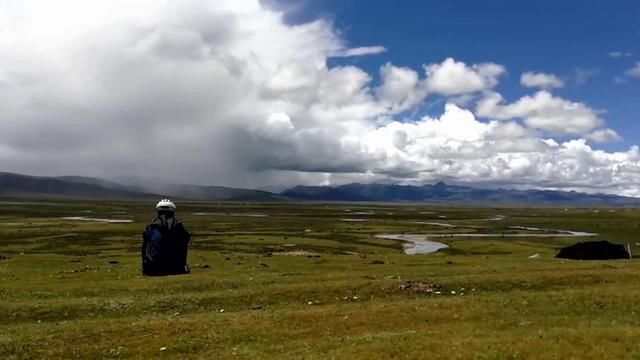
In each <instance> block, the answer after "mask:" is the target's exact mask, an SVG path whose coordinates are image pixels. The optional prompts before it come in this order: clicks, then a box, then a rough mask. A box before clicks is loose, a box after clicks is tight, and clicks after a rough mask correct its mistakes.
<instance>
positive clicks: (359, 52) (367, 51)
mask: <svg viewBox="0 0 640 360" xmlns="http://www.w3.org/2000/svg"><path fill="white" fill-rule="evenodd" d="M386 51H387V48H385V47H384V46H363V47H357V48H350V49H344V50H340V51H338V52H336V53H335V54H333V55H332V56H335V57H352V56H364V55H376V54H381V53H383V52H386Z"/></svg>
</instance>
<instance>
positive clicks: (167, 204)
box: [156, 199, 176, 212]
mask: <svg viewBox="0 0 640 360" xmlns="http://www.w3.org/2000/svg"><path fill="white" fill-rule="evenodd" d="M156 210H157V211H160V210H164V211H171V212H175V211H176V204H174V203H173V201H171V200H169V199H162V200H160V201H159V202H158V204H157V205H156Z"/></svg>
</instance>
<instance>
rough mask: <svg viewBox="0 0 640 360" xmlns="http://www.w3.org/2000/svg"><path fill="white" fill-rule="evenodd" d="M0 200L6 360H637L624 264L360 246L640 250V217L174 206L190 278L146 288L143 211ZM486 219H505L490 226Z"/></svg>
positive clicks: (149, 283) (623, 213) (1, 332)
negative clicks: (414, 236) (521, 232)
mask: <svg viewBox="0 0 640 360" xmlns="http://www.w3.org/2000/svg"><path fill="white" fill-rule="evenodd" d="M0 203H1V204H2V206H1V207H0V255H3V256H6V257H8V259H7V260H2V261H0V358H2V359H32V358H82V359H88V358H89V359H90V358H107V359H110V358H113V359H127V358H133V359H136V358H154V359H155V358H175V359H190V358H194V359H198V358H202V359H211V358H215V359H226V358H233V359H238V358H260V359H262V358H275V359H282V358H293V359H315V358H318V359H320V358H322V359H324V358H339V359H344V358H366V359H378V358H380V359H388V358H429V357H431V358H447V359H469V358H475V359H512V358H513V359H528V358H537V359H570V358H575V359H606V358H611V359H620V358H629V359H634V358H640V345H637V339H638V336H639V335H640V317H639V316H638V315H640V305H639V304H640V302H639V301H638V299H640V282H639V281H638V280H640V275H639V274H640V263H638V261H636V260H632V261H629V260H618V261H590V262H581V261H561V260H556V259H554V255H555V254H556V252H557V249H558V248H559V247H562V246H565V245H567V244H571V243H574V242H576V241H581V239H580V238H501V237H498V238H445V239H440V240H442V241H444V242H447V243H448V244H449V245H450V246H451V247H450V248H449V249H445V250H443V251H440V252H438V253H435V254H430V255H420V256H407V255H404V254H403V252H402V244H401V243H399V242H396V241H390V240H383V239H378V238H375V237H374V235H376V234H381V233H401V232H407V233H421V232H423V233H435V232H440V233H442V232H445V233H446V232H458V231H460V232H474V231H477V232H498V233H500V232H512V231H513V230H512V229H509V228H508V227H509V226H530V227H541V228H548V229H563V230H580V231H591V232H597V233H599V235H598V236H597V237H595V238H596V239H607V240H610V241H613V242H618V243H624V244H626V243H630V244H631V248H632V250H633V252H637V253H640V247H639V246H636V245H635V242H636V241H640V239H639V238H638V234H639V231H638V230H639V229H638V225H639V224H640V211H639V210H624V209H616V210H614V211H612V212H610V211H608V210H606V209H599V210H598V211H597V212H596V211H594V210H593V209H571V210H569V211H564V209H523V208H518V209H499V208H462V207H438V206H431V207H428V206H417V205H405V206H399V205H398V206H392V205H384V204H380V205H371V206H367V205H362V204H328V205H323V204H239V203H237V204H217V203H195V202H194V203H179V204H178V206H179V208H180V211H181V217H182V218H183V220H184V221H185V223H186V225H187V227H188V228H189V229H190V230H191V231H192V233H193V235H194V240H193V244H192V248H191V252H190V256H189V261H190V264H191V265H192V270H193V272H192V273H191V274H189V275H185V276H174V277H163V278H147V277H142V276H140V265H139V246H140V241H141V240H140V234H141V232H142V230H143V228H144V225H145V224H146V222H147V221H148V220H150V218H151V217H152V216H153V204H147V203H142V202H125V201H120V202H117V201H111V202H88V201H63V200H52V201H43V202H39V201H33V200H29V201H28V202H27V201H21V200H7V201H0ZM347 210H350V211H347ZM371 211H373V212H375V214H356V213H357V212H365V213H366V212H371ZM197 212H210V213H215V214H216V215H209V216H196V215H193V213H197ZM424 212H433V214H428V213H427V214H425V213H424ZM239 214H244V215H249V214H267V215H269V216H268V217H249V216H238V215H239ZM496 214H500V215H506V218H505V219H504V220H503V221H488V220H486V219H487V218H489V217H491V216H493V215H496ZM64 216H90V217H96V218H121V219H131V220H133V223H130V224H96V223H82V222H78V221H68V220H62V219H61V217H64ZM440 216H446V218H441V217H440ZM344 218H366V219H368V220H369V221H367V222H344V221H342V220H341V219H344ZM412 221H430V222H449V223H451V224H456V225H458V226H460V228H456V229H450V228H442V227H438V226H433V225H423V224H415V223H412ZM536 253H539V254H540V258H539V259H535V260H533V259H529V258H528V256H530V255H532V254H536ZM291 254H305V256H291ZM306 255H308V256H306ZM407 281H414V282H415V281H421V282H425V283H429V284H438V285H439V286H440V288H439V289H438V291H439V292H440V294H436V293H434V292H430V293H429V292H419V291H412V290H410V289H401V287H400V285H402V284H404V283H405V282H407ZM453 292H455V294H454V293H453ZM461 294H463V295H461ZM161 349H163V350H161Z"/></svg>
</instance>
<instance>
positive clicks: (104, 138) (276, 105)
mask: <svg viewBox="0 0 640 360" xmlns="http://www.w3.org/2000/svg"><path fill="white" fill-rule="evenodd" d="M11 4H12V7H11V8H10V9H8V8H3V9H2V10H1V11H0V48H1V49H2V50H0V113H1V114H2V116H0V128H1V129H2V131H0V169H3V170H7V171H18V172H26V173H34V174H42V175H55V174H81V175H92V176H140V177H143V178H144V177H146V178H153V179H157V180H165V181H169V182H193V183H200V184H220V185H232V186H240V187H243V186H244V187H251V186H265V185H279V186H287V185H293V184H296V183H307V184H310V183H316V184H328V183H335V182H347V181H353V180H361V181H376V180H392V181H397V182H401V183H421V182H425V181H434V180H438V179H452V180H457V181H470V182H474V181H483V182H499V183H501V184H505V185H508V184H510V185H513V186H522V185H528V186H538V187H565V188H575V189H581V190H587V191H607V192H615V193H621V194H631V195H640V192H639V190H638V188H637V186H636V184H637V183H638V182H640V164H639V161H640V154H639V151H638V148H637V147H632V148H631V149H630V150H629V151H626V152H605V151H601V150H596V149H593V148H591V147H589V145H587V143H586V139H587V138H589V140H592V141H597V140H596V139H604V140H607V141H610V140H611V139H612V138H613V137H614V136H613V133H611V132H609V131H608V130H607V129H601V125H602V120H600V119H599V117H598V116H597V113H596V112H595V111H594V110H592V109H590V108H589V107H588V106H586V105H585V104H581V103H575V102H571V101H567V100H564V99H561V98H557V97H553V96H552V95H551V94H549V93H547V92H544V91H543V92H539V93H536V94H534V95H532V96H527V97H524V98H522V99H520V100H518V101H516V102H515V103H513V104H504V103H503V101H502V98H501V97H500V96H499V95H497V94H495V93H492V94H490V95H488V96H487V97H486V98H485V99H484V100H483V101H482V103H481V104H480V107H479V110H478V113H479V114H480V115H482V116H487V117H490V118H492V119H495V120H493V121H489V122H487V121H481V120H478V119H477V118H476V117H475V116H474V114H473V113H471V112H470V111H468V110H465V109H463V108H462V107H461V106H457V105H453V104H448V105H446V107H445V111H444V113H443V114H442V115H441V116H436V117H418V118H416V117H415V116H412V115H406V114H407V113H411V112H410V111H407V112H405V113H403V115H402V116H403V117H406V118H403V121H402V122H400V121H397V119H394V117H395V116H397V115H396V114H398V113H399V112H402V111H405V110H414V109H416V108H420V107H421V106H422V105H423V104H424V103H425V99H426V101H429V99H430V96H436V95H439V96H444V97H447V98H450V97H453V99H455V101H456V102H457V103H458V104H467V103H469V99H470V97H471V96H477V95H478V94H481V93H484V92H487V91H489V90H491V89H493V88H494V87H495V86H496V85H497V83H498V80H499V78H500V77H501V76H502V75H503V74H504V73H505V68H504V67H503V66H501V65H498V64H493V63H485V64H465V63H463V62H460V61H456V60H454V59H445V60H444V61H443V62H441V63H430V64H428V65H425V71H424V73H422V74H420V73H418V72H416V71H415V70H413V69H410V68H406V67H398V66H395V65H393V64H387V65H385V66H383V67H382V69H381V70H380V74H381V76H380V77H381V80H380V83H374V81H373V80H372V79H373V77H372V76H371V75H370V74H368V73H367V72H366V71H364V70H363V69H361V68H359V67H356V66H336V67H329V66H328V65H327V60H328V59H329V58H330V57H332V56H335V54H337V53H340V52H346V53H349V49H348V48H347V47H346V46H345V45H344V44H345V40H344V39H342V38H341V37H340V36H339V34H338V33H337V32H336V31H335V30H334V29H333V27H332V26H331V24H330V23H328V22H326V21H322V20H318V21H313V22H308V23H304V24H297V25H290V24H287V23H286V22H285V21H284V17H283V14H282V13H279V12H277V11H275V10H273V9H270V8H268V7H266V6H265V5H263V4H262V3H260V2H259V1H257V0H233V1H232V0H224V1H221V0H216V1H213V0H211V1H203V0H185V1H181V2H180V4H177V3H169V5H166V3H164V2H157V1H152V0H149V1H115V0H114V1H110V2H98V1H86V0H85V1H80V0H76V1H71V0H61V1H56V2H55V4H54V3H52V2H50V1H44V0H43V1H35V0H24V1H16V2H12V3H11ZM2 5H6V2H4V3H2ZM2 5H0V6H2ZM36 24H37V26H36ZM7 29H11V31H7ZM351 50H352V51H351V53H352V54H357V53H360V54H363V53H371V52H375V51H377V50H376V49H373V50H372V49H368V50H366V51H365V50H358V51H353V50H354V49H351ZM378 50H380V49H378ZM452 101H453V100H452ZM520 119H523V121H521V120H520ZM537 129H542V130H545V131H546V132H547V133H545V134H542V135H541V134H540V132H539V131H538V130H537ZM611 131H613V130H611ZM556 133H557V134H561V135H567V136H570V137H571V138H572V139H573V140H570V141H564V142H559V141H556V140H555V139H553V137H552V135H553V134H556Z"/></svg>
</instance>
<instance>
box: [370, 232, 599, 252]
mask: <svg viewBox="0 0 640 360" xmlns="http://www.w3.org/2000/svg"><path fill="white" fill-rule="evenodd" d="M514 228H520V229H526V230H533V229H534V228H524V227H514ZM535 230H536V231H548V232H553V233H544V234H502V233H463V234H455V233H451V234H381V235H376V237H377V238H380V239H387V240H399V241H404V242H406V243H407V244H406V246H405V249H404V253H405V254H407V255H417V254H429V253H433V252H436V251H438V250H440V249H444V248H448V247H449V245H447V244H444V243H441V242H437V241H430V240H427V238H454V237H476V238H479V237H494V238H501V237H540V238H550V237H591V236H596V235H598V234H595V233H589V232H582V231H568V230H549V229H538V228H535Z"/></svg>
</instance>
